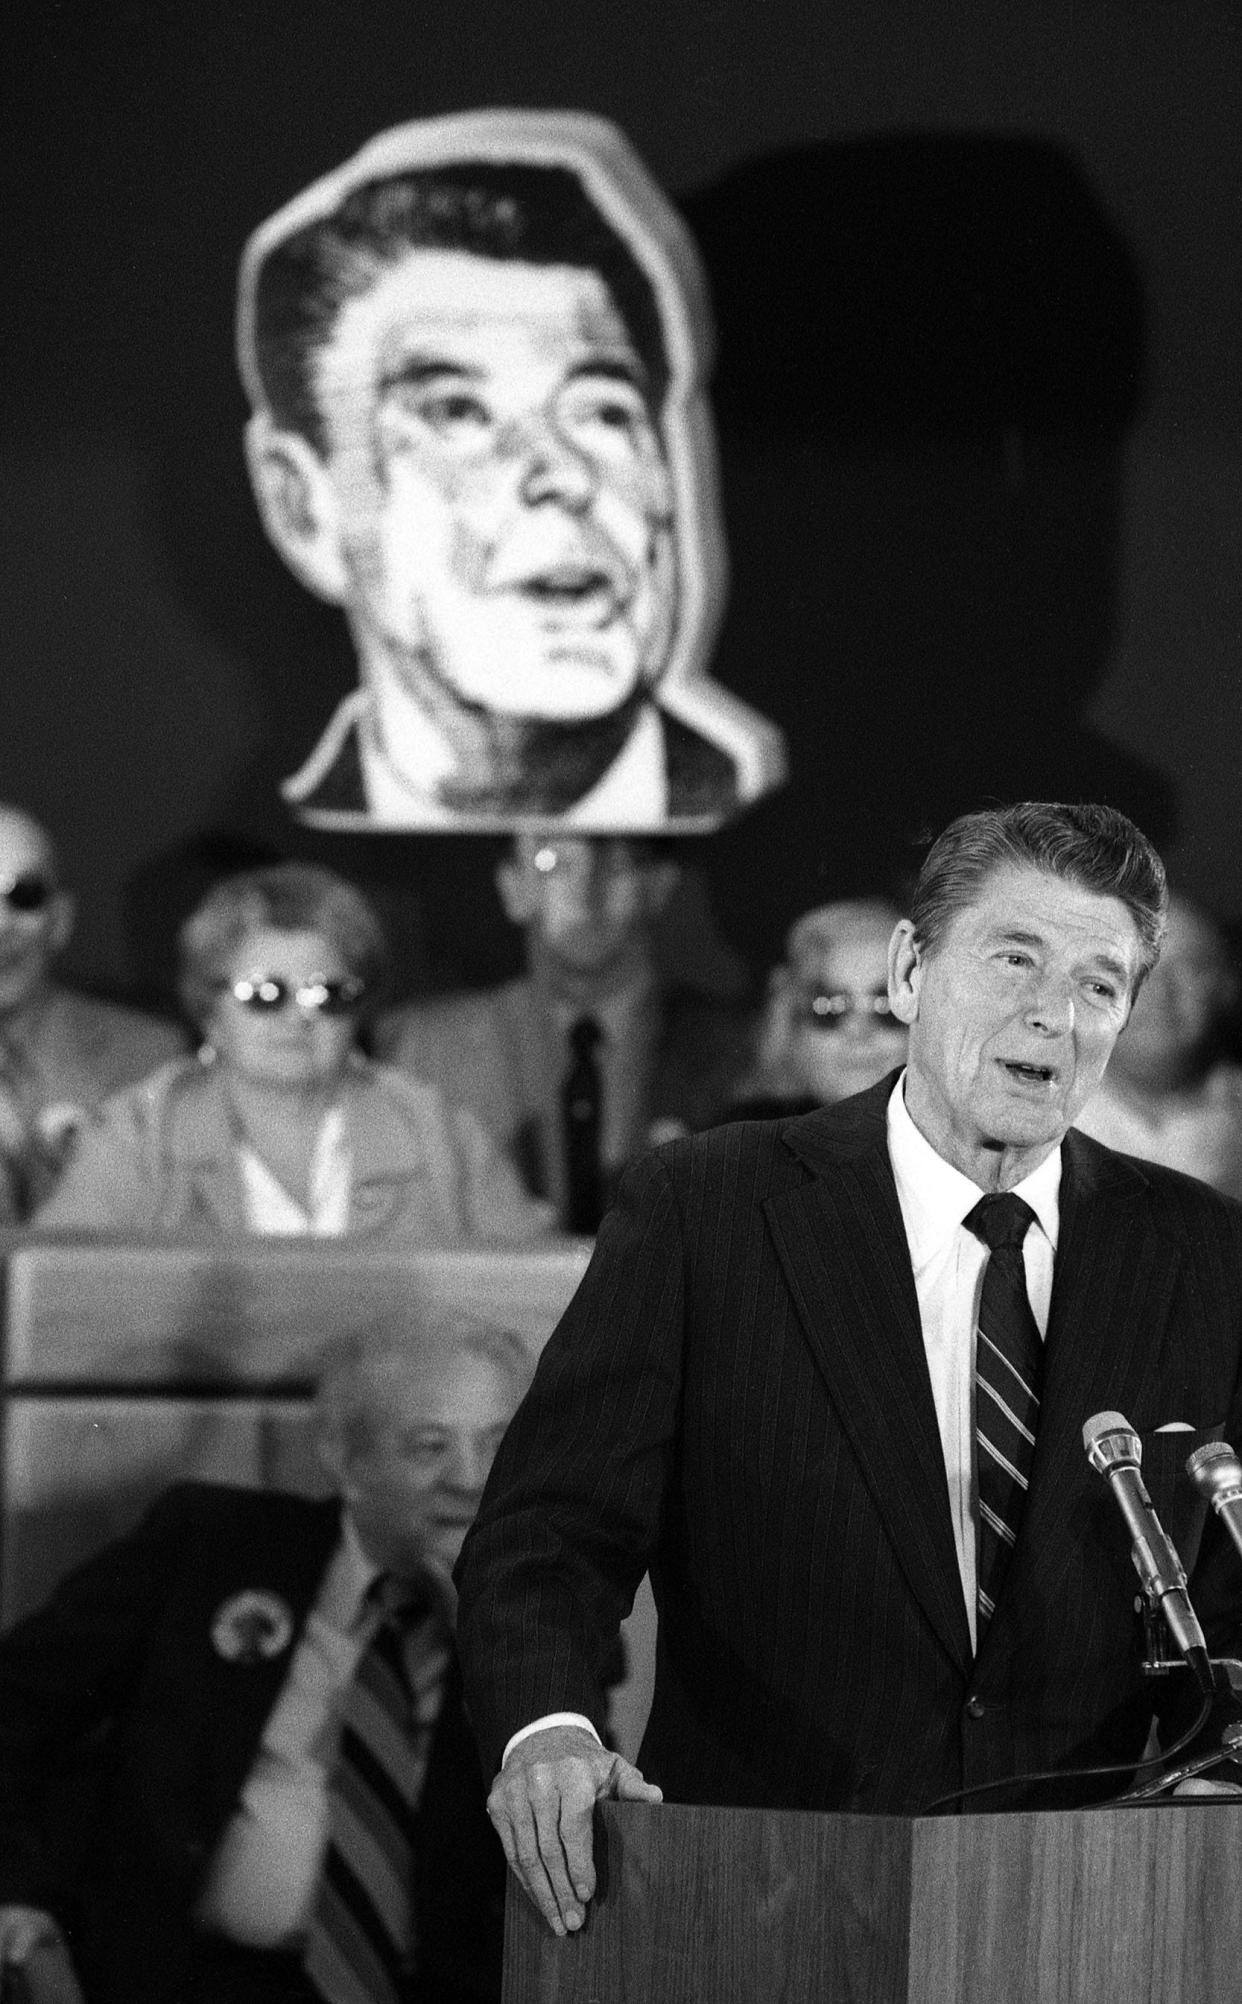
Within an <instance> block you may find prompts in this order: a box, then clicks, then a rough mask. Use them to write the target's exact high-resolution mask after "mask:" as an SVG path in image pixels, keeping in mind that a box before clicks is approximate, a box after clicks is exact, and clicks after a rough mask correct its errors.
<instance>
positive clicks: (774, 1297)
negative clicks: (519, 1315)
mask: <svg viewBox="0 0 1242 2004" xmlns="http://www.w3.org/2000/svg"><path fill="white" fill-rule="evenodd" d="M1165 904H1166V891H1165V880H1164V871H1163V868H1162V866H1161V864H1160V860H1159V858H1158V857H1157V856H1156V854H1155V852H1154V851H1153V850H1152V848H1151V846H1150V844H1149V843H1148V842H1147V841H1146V839H1145V837H1143V836H1142V835H1141V834H1140V832H1139V830H1138V829H1137V828H1135V827H1134V826H1133V824H1132V823H1130V822H1129V821H1127V820H1126V819H1125V817H1124V816H1123V815H1120V814H1118V813H1116V812H1115V811H1114V810H1112V809H1109V808H1103V807H1091V806H1060V805H1049V804H1045V803H1038V802H1036V803H1031V802H1027V803H1023V804H1021V805H1019V806H1015V807H1010V808H1005V809H997V810H992V811H989V812H986V813H980V814H973V815H967V816H964V817H963V818H962V819H961V820H959V821H957V822H955V823H954V824H953V825H952V826H951V827H950V828H949V829H948V830H947V831H946V832H945V833H944V834H943V835H942V836H941V837H940V838H939V840H938V841H937V842H936V843H935V844H934V845H933V846H932V848H931V850H930V852H929V854H928V856H927V859H926V861H925V863H924V866H923V869H922V872H921V874H920V877H919V881H918V883H917V885H916V887H915V891H914V895H913V901H912V905H911V913H910V916H909V917H908V918H905V919H902V920H901V921H900V922H899V923H898V925H897V926H896V928H895V930H894V932H893V936H892V941H891V944H890V948H889V996H890V1000H891V1003H892V1008H893V1011H894V1014H895V1015H896V1016H897V1018H898V1019H899V1020H900V1021H901V1022H902V1023H904V1024H905V1025H906V1026H907V1028H908V1030H909V1044H908V1058H907V1063H906V1067H905V1069H904V1071H902V1072H899V1073H898V1072H895V1073H893V1074H891V1075H890V1076H889V1077H888V1078H887V1079H885V1080H883V1081H881V1083H880V1084H879V1085H878V1086H875V1087H873V1088H871V1089H870V1090H869V1091H867V1092H864V1093H861V1094H859V1095H857V1096H855V1097H853V1098H851V1099H848V1100H845V1101H842V1102H841V1103H840V1104H839V1105H837V1106H835V1107H827V1108H823V1109H821V1110H818V1111H816V1112H812V1113H808V1114H805V1115H802V1116H800V1117H797V1118H792V1119H784V1120H774V1121H755V1122H747V1123H742V1124H736V1125H732V1126H727V1127H722V1128H718V1129H715V1130H713V1131H712V1132H710V1133H707V1134H703V1135H699V1136H696V1137H693V1138H691V1139H688V1140H685V1141H679V1142H675V1143H673V1144H672V1145H671V1146H669V1147H668V1148H665V1149H661V1150H658V1151H656V1152H655V1153H654V1154H652V1155H649V1156H648V1157H646V1158H645V1159H644V1160H642V1161H641V1162H639V1163H638V1164H636V1165H635V1167H634V1168H633V1169H632V1170H631V1171H630V1172H629V1174H628V1175H627V1177H626V1179H625V1181H624V1182H623V1184H622V1188H621V1193H620V1196H619V1199H618V1202H617V1205H616V1207H615V1209H614V1210H613V1211H612V1213H611V1214H610V1215H609V1217H608V1218H606V1219H605V1221H604V1225H603V1228H602V1231H601V1234H600V1237H599V1241H598V1243H597V1246H596V1249H595V1254H594V1257H593V1260H592V1263H591V1265H590V1267H589V1269H588V1271H587V1274H586V1276H585V1278H584V1280H583V1282H582V1284H581V1286H580V1288H579V1291H578V1293H577V1295H576V1297H575V1299H574V1301H573V1302H572V1303H571V1305H570V1307H569V1309H568V1311H567V1313H566V1314H565V1316H564V1318H563V1319H562V1322H561V1324H560V1326H559V1328H558V1329H557V1331H556V1332H555V1334H554V1335H553V1337H552V1339H551V1341H550V1342H549V1343H548V1345H547V1347H546V1348H545V1350H544V1352H543V1354H542V1357H541V1359H540V1363H539V1368H538V1371H537V1374H536V1378H535V1382H534V1385H533V1386H532V1388H531V1391H530V1393H529V1395H528V1397H527V1398H526V1399H525V1401H524V1402H523V1406H522V1410H521V1412H520V1413H519V1415H518V1416H517V1418H516V1420H515V1422H514V1425H513V1427H512V1428H511V1430H510V1432H509V1434H508V1436H507V1438H506V1441H505V1444H504V1447H503V1449H502V1451H501V1453H500V1455H499V1456H498V1458H497V1461H496V1464H495V1467H494V1469H493V1472H492V1476H491V1478H490V1481H489V1484H488V1489H487V1492H486V1495H485V1497H484V1501H483V1504H482V1506H481V1509H480V1512H479V1516H478V1519H477V1521H476V1524H475V1526H474V1529H473V1531H472V1532H471V1534H470V1536H469V1537H468V1539H467V1541H466V1545H465V1548H464V1550H463V1554H462V1559H461V1564H460V1566H459V1568H458V1580H459V1585H460V1590H461V1601H460V1618H459V1638H460V1647H461V1652H462V1665H463V1674H464V1679H465V1686H466V1693H467V1702H468V1704H469V1708H470V1713H471V1717H472V1719H473V1720H474V1722H475V1725H476V1728H477V1730H478V1732H479V1737H480V1741H481V1744H482V1748H483V1754H484V1761H485V1765H486V1766H487V1767H488V1768H489V1769H490V1770H492V1771H494V1772H496V1774H497V1779H496V1781H495V1783H494V1785H493V1789H492V1794H491V1797H490V1798H489V1811H490V1814H491V1816H492V1819H493V1821H494V1823H495V1824H496V1826H497V1828H498V1830H499V1831H500V1834H501V1837H502V1839H503V1841H504V1844H505V1849H506V1852H507V1854H508V1856H509V1859H510V1862H511V1864H513V1866H514V1867H515V1869H516V1870H517V1871H518V1873H519V1875H520V1877H521V1879H522V1882H523V1884H524V1886H525V1887H526V1889H527V1891H528V1892H529V1893H530V1895H531V1897H532V1898H533V1899H534V1901H535V1903H536V1905H537V1906H538V1907H539V1909H540V1911H541V1912H542V1913H543V1914H544V1916H545V1918H546V1919H547V1921H548V1922H549V1924H550V1925H551V1926H552V1927H553V1929H554V1930H555V1931H556V1932H557V1933H564V1932H565V1931H566V1930H567V1929H574V1928H577V1927H580V1926H581V1925H582V1922H583V1919H584V1914H585V1903H586V1901H587V1900H588V1899H589V1898H590V1897H591V1895H592V1893H593V1892H594V1889H595V1877H594V1867H593V1863H592V1856H591V1812H592V1807H593V1804H594V1802H595V1801H596V1800H597V1799H598V1798H599V1797H601V1796H605V1795H619V1796H625V1797H630V1798H635V1799H639V1800H648V1801H650V1800H656V1799H658V1798H659V1796H660V1793H661V1791H663V1792H664V1794H666V1795H667V1796H669V1797H670V1798H672V1799H675V1800H678V1801H682V1802H697V1803H720V1804H737V1805H754V1806H759V1807H773V1808H801V1809H817V1810H855V1811H862V1812H865V1813H868V1814H875V1815H905V1814H912V1813H917V1812H922V1811H925V1810H927V1809H928V1808H929V1807H930V1806H932V1805H933V1804H938V1803H944V1804H945V1805H946V1806H951V1805H953V1804H955V1802H956V1799H957V1795H958V1792H959V1791H963V1790H967V1789H971V1788H975V1787H979V1788H983V1789H986V1790H988V1791H989V1792H987V1793H985V1794H982V1795H980V1796H979V1797H977V1798H976V1799H975V1803H974V1806H976V1807H979V1808H983V1809H997V1808H1010V1807H1018V1806H1057V1805H1065V1804H1073V1803H1081V1802H1087V1801H1093V1800H1098V1799H1101V1798H1107V1797H1108V1796H1110V1795H1115V1794H1117V1793H1119V1792H1120V1791H1121V1790H1122V1789H1123V1788H1124V1787H1125V1786H1126V1783H1127V1779H1128V1777H1129V1776H1130V1775H1131V1774H1132V1773H1133V1770H1134V1769H1135V1767H1136V1766H1137V1765H1138V1763H1139V1761H1140V1759H1141V1757H1142V1754H1143V1751H1144V1748H1145V1745H1146V1742H1147V1738H1148V1734H1149V1731H1150V1728H1151V1726H1152V1722H1153V1716H1154V1713H1155V1710H1156V1699H1155V1698H1154V1697H1153V1695H1152V1693H1153V1686H1151V1685H1150V1684H1148V1683H1147V1682H1145V1680H1144V1677H1143V1674H1142V1670H1141V1663H1142V1658H1143V1654H1144V1636H1143V1630H1142V1624H1141V1622H1140V1619H1139V1617H1138V1615H1137V1614H1136V1611H1135V1579H1134V1572H1133V1569H1132V1566H1131V1561H1130V1538H1129V1535H1128V1534H1127V1532H1126V1530H1125V1527H1124V1526H1123V1525H1122V1523H1121V1522H1120V1521H1119V1518H1118V1516H1117V1513H1116V1510H1115V1506H1114V1503H1113V1501H1112V1499H1111V1497H1110V1495H1109V1493H1108V1491H1107V1488H1106V1486H1105V1484H1104V1483H1103V1482H1102V1481H1101V1480H1100V1479H1099V1477H1098V1476H1097V1475H1096V1474H1095V1473H1094V1472H1093V1470H1092V1469H1091V1467H1090V1466H1089V1465H1088V1463H1087V1461H1086V1458H1085V1456H1084V1452H1083V1446H1082V1430H1083V1426H1084V1423H1085V1422H1086V1421H1087V1420H1088V1419H1089V1418H1090V1417H1091V1416H1092V1415H1094V1414H1096V1413H1097V1412H1103V1411H1118V1412H1122V1413H1124V1414H1126V1415H1127V1417H1128V1419H1129V1421H1130V1424H1131V1425H1132V1426H1133V1428H1134V1429H1135V1430H1136V1431H1137V1432H1138V1433H1139V1435H1140V1438H1141V1440H1142V1443H1143V1447H1144V1459H1143V1472H1144V1477H1145V1480H1146V1482H1147V1486H1148V1488H1149V1490H1150V1492H1151V1496H1152V1499H1153V1501H1154V1503H1155V1507H1156V1509H1157V1511H1158V1512H1159V1514H1160V1517H1161V1519H1162V1520H1163V1523H1164V1526H1165V1528H1166V1530H1167V1531H1168V1533H1169V1535H1170V1536H1171V1537H1172V1539H1173V1540H1174V1542H1175V1543H1176V1545H1177V1547H1178V1549H1179V1551H1180V1552H1181V1554H1182V1557H1183V1559H1184V1560H1185V1562H1186V1564H1187V1566H1188V1567H1189V1568H1191V1569H1192V1579H1191V1590H1192V1593H1193V1595H1194V1597H1195V1601H1196V1604H1197V1606H1198V1608H1199V1613H1200V1616H1201V1617H1202V1619H1203V1621H1204V1625H1205V1628H1206V1629H1207V1633H1208V1640H1209V1644H1210V1645H1211V1646H1212V1647H1213V1648H1214V1649H1217V1650H1220V1649H1221V1648H1222V1646H1227V1647H1228V1649H1229V1651H1230V1652H1231V1653H1237V1649H1238V1642H1239V1636H1238V1621H1237V1617H1236V1612H1235V1613H1232V1614H1231V1609H1232V1610H1236V1608H1237V1605H1238V1595H1237V1584H1238V1582H1237V1572H1236V1558H1235V1555H1234V1553H1233V1551H1232V1548H1231V1547H1230V1545H1229V1543H1228V1540H1227V1539H1226V1537H1225V1534H1224V1531H1223V1528H1222V1526H1221V1525H1220V1524H1219V1523H1218V1521H1217V1520H1216V1519H1215V1518H1213V1519H1212V1521H1211V1522H1210V1524H1208V1525H1207V1527H1206V1528H1205V1525H1204V1515H1205V1508H1206V1506H1205V1505H1204V1504H1203V1503H1202V1502H1201V1501H1200V1499H1199V1497H1198V1495H1197V1493H1196V1492H1195V1491H1194V1490H1193V1489H1192V1487H1191V1486H1190V1484H1189V1483H1188V1482H1187V1481H1186V1480H1185V1479H1184V1477H1183V1476H1182V1475H1181V1470H1182V1468H1183V1465H1184V1463H1185V1460H1186V1457H1187V1455H1188V1453H1189V1452H1191V1451H1192V1450H1193V1449H1194V1447H1195V1446H1196V1444H1198V1443H1200V1442H1203V1441H1204V1440H1206V1439H1207V1438H1209V1437H1210V1436H1211V1435H1212V1434H1213V1433H1216V1434H1218V1435H1219V1433H1220V1432H1221V1431H1223V1432H1224V1433H1226V1435H1232V1437H1233V1439H1235V1440H1236V1439H1237V1438H1238V1437H1239V1431H1238V1430H1239V1428H1240V1427H1242V1409H1240V1408H1239V1403H1238V1376H1239V1360H1240V1358H1242V1209H1239V1207H1238V1206H1237V1205H1236V1204H1234V1203H1233V1202H1231V1201H1230V1200H1229V1199H1227V1198H1224V1197H1222V1196H1220V1195H1218V1194H1217V1193H1216V1192H1215V1191H1213V1190H1210V1189H1209V1188H1207V1187H1206V1186H1205V1185H1203V1184H1201V1183H1197V1182H1195V1181H1193V1180H1192V1179H1190V1178H1189V1177H1186V1176H1183V1175H1180V1174H1177V1173H1176V1172H1173V1171H1170V1170H1166V1169H1163V1168H1157V1167H1155V1166H1150V1165H1147V1164H1140V1163H1137V1162H1135V1161H1134V1160H1132V1159H1131V1158H1129V1157H1125V1156H1120V1155H1114V1154H1112V1153H1111V1152H1110V1151H1109V1150H1108V1149H1106V1148H1103V1147H1101V1146H1100V1145H1099V1144H1097V1143H1095V1142H1092V1141H1089V1140H1087V1139H1086V1138H1085V1137H1084V1136H1081V1135H1079V1134H1077V1133H1075V1132H1074V1131H1073V1128H1072V1125H1071V1124H1072V1122H1073V1120H1074V1118H1075V1116H1076V1114H1077V1112H1078V1110H1079V1108H1080V1107H1081V1106H1082V1105H1083V1104H1084V1103H1085V1101H1086V1099H1087V1098H1088V1096H1089V1094H1090V1093H1091V1092H1092V1091H1093V1090H1094V1088H1095V1087H1096V1085H1097V1084H1098V1083H1099V1080H1100V1077H1101V1075H1102V1073H1103V1070H1104V1067H1105V1064H1106V1062H1107V1060H1108V1056H1109V1053H1110V1051H1111V1050H1112V1048H1113V1045H1114V1043H1115V1041H1116V1039H1117V1037H1118V1035H1119V1034H1120V1032H1121V1031H1122V1029H1123V1027H1124V1025H1125V1022H1126V1019H1127V1016H1128V1014H1129V1011H1130V1008H1131V1006H1132V1004H1133V1001H1134V997H1135V995H1136V993H1137V992H1138V990H1139V988H1140V987H1141V984H1142V981H1143V979H1144V976H1145V974H1146V973H1147V971H1148V970H1149V969H1150V968H1151V966H1152V965H1153V964H1154V962H1155V959H1156V956H1157V954H1158V952H1159V948H1160V940H1161V934H1162V930H1163V925H1164V915H1165ZM977 1331H978V1332H979V1334H978V1341H976V1332H977ZM1002 1380H1003V1383H1002ZM1172 1429H1176V1431H1173V1430H1172ZM648 1570H649V1571H650V1574H651V1581H652V1586H653V1590H654V1594H655V1600H656V1606H657V1609H658V1612H659V1622H660V1635H659V1651H658V1657H657V1667H656V1680H655V1693H654V1698H653V1703H652V1709H651V1716H650V1721H649V1724H648V1727H647V1732H646V1735H645V1738H644V1740H643V1744H642V1747H641V1748H640V1751H639V1762H640V1768H635V1767H631V1766H629V1765H628V1764H627V1763H625V1762H624V1761H621V1760H620V1759H619V1758H618V1757H617V1756H616V1755H614V1754H610V1753H608V1752H607V1751H605V1749H604V1748H603V1747H602V1745H601V1744H600V1726H601V1723H602V1720H603V1716H604V1714H603V1700H602V1693H601V1691H600V1688H599V1665H600V1663H601V1662H602V1660H603V1659H604V1654H605V1651H606V1650H607V1648H608V1646H609V1644H610V1641H611V1638H612V1636H613V1634H614V1632H615V1627H616V1624H617V1622H618V1621H619V1619H620V1618H621V1617H622V1615H623V1614H624V1613H625V1611H626V1610H627V1608H628V1606H629V1603H630V1600H631V1597H632V1595H633V1593H634V1590H635V1588H636V1586H637V1584H638V1582H639V1580H640V1579H641V1577H642V1575H643V1573H644V1572H645V1571H648ZM1189 1684H1190V1676H1189V1673H1188V1672H1187V1671H1186V1670H1185V1669H1182V1670H1179V1671H1176V1672H1174V1673H1173V1675H1171V1676H1170V1677H1169V1678H1168V1679H1166V1680H1164V1683H1163V1684H1161V1685H1157V1686H1155V1687H1154V1688H1155V1689H1156V1690H1158V1691H1161V1692H1163V1693H1165V1694H1167V1696H1168V1698H1169V1700H1170V1702H1171V1703H1173V1704H1178V1703H1179V1702H1180V1701H1181V1700H1182V1698H1183V1697H1184V1696H1186V1695H1192V1692H1193V1686H1192V1687H1191V1692H1190V1693H1188V1692H1187V1686H1188V1685H1189ZM1191 1711H1192V1712H1193V1699H1192V1703H1191ZM1110 1764H1111V1766H1110ZM640 1769H641V1771H640ZM1045 1769H1054V1770H1056V1771H1057V1779H1056V1781H1055V1782H1054V1783H1053V1784H1052V1785H1051V1786H1048V1787H1043V1788H1038V1789H1037V1788H1033V1787H1031V1786H1030V1785H1029V1777H1030V1776H1032V1774H1034V1773H1035V1772H1036V1771H1041V1770H1045ZM1101 1769H1104V1770H1107V1771H1105V1772H1099V1770H1101ZM1024 1784H1026V1785H1024ZM993 1789H994V1790H995V1792H991V1791H993Z"/></svg>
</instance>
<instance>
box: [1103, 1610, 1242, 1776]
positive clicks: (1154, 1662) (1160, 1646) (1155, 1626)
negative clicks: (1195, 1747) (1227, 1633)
mask: <svg viewBox="0 0 1242 2004" xmlns="http://www.w3.org/2000/svg"><path fill="white" fill-rule="evenodd" d="M1141 1606H1142V1614H1143V1632H1144V1636H1145V1639H1146V1645H1147V1646H1146V1649H1145V1651H1144V1655H1143V1671H1144V1674H1145V1675H1146V1676H1148V1677H1167V1676H1168V1675H1169V1673H1170V1672H1171V1671H1174V1670H1184V1669H1185V1668H1186V1663H1185V1660H1184V1659H1183V1658H1182V1657H1180V1656H1176V1657H1172V1656H1168V1655H1166V1653H1165V1648H1164V1640H1165V1637H1164V1629H1163V1624H1162V1623H1161V1622H1160V1621H1159V1619H1158V1616H1157V1605H1156V1601H1155V1599H1154V1597H1153V1596H1151V1595H1143V1596H1142V1600H1141ZM1208 1662H1209V1663H1210V1664H1211V1666H1212V1673H1213V1676H1214V1678H1215V1681H1216V1688H1217V1690H1218V1692H1219V1693H1220V1694H1221V1696H1222V1697H1223V1696H1225V1695H1226V1694H1228V1698H1229V1701H1230V1703H1231V1705H1232V1706H1233V1708H1234V1709H1235V1710H1238V1711H1242V1663H1240V1662H1239V1661H1238V1659H1237V1657H1236V1656H1209V1658H1208ZM1221 1766H1228V1767H1232V1768H1233V1770H1234V1772H1235V1774H1236V1776H1237V1779H1238V1781H1239V1782H1242V1717H1239V1718H1231V1719H1227V1720H1226V1721H1225V1723H1224V1725H1223V1726H1222V1727H1221V1729H1220V1734H1219V1736H1218V1740H1217V1742H1216V1743H1215V1744H1214V1745H1212V1746H1210V1747H1208V1748H1207V1750H1206V1751H1205V1752H1203V1753H1198V1754H1195V1755H1193V1756H1192V1757H1191V1758H1190V1759H1189V1760H1183V1761H1179V1762H1178V1764H1177V1766H1176V1767H1171V1768H1166V1769H1165V1771H1164V1773H1163V1774H1158V1775H1154V1776H1153V1777H1152V1779H1151V1780H1150V1781H1142V1782H1138V1783H1137V1784H1136V1785H1135V1786H1134V1787H1133V1788H1128V1789H1127V1790H1126V1792H1125V1794H1124V1795H1118V1796H1114V1798H1113V1800H1112V1801H1111V1802H1110V1803H1109V1805H1108V1806H1109V1808H1110V1809H1117V1808H1123V1807H1125V1806H1126V1805H1128V1804H1130V1803H1134V1802H1154V1801H1156V1800H1158V1799H1159V1797H1161V1796H1163V1795H1165V1794H1169V1793H1171V1792H1172V1791H1173V1790H1174V1789H1176V1788H1177V1787H1178V1786H1179V1785H1180V1783H1182V1782H1183V1781H1190V1780H1192V1779H1193V1777H1194V1776H1195V1775H1199V1774H1204V1773H1206V1771H1207V1770H1208V1769H1209V1768H1213V1767H1221Z"/></svg>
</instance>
